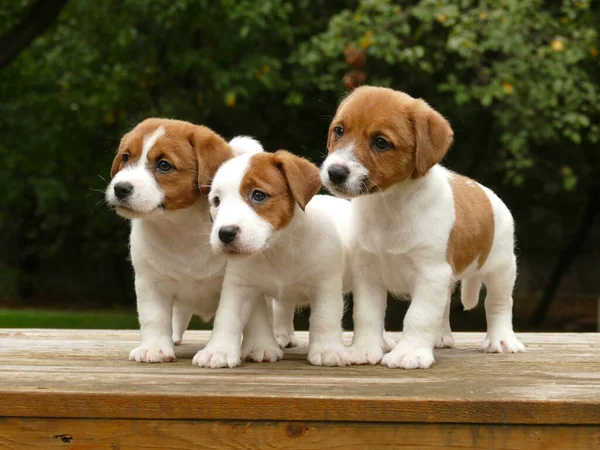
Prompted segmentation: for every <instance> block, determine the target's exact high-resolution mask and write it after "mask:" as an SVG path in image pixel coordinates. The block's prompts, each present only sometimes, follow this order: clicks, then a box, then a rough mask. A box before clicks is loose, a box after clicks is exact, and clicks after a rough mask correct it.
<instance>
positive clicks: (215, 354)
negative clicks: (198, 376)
mask: <svg viewBox="0 0 600 450" xmlns="http://www.w3.org/2000/svg"><path fill="white" fill-rule="evenodd" d="M241 363H242V360H241V357H240V351H239V349H235V348H231V347H219V346H212V347H211V346H210V345H209V346H207V347H206V348H205V349H203V350H200V351H199V352H198V353H196V355H195V356H194V359H193V360H192V364H193V365H194V366H198V367H208V368H211V369H216V368H219V367H236V366H239V365H240V364H241Z"/></svg>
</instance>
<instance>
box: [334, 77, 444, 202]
mask: <svg viewBox="0 0 600 450" xmlns="http://www.w3.org/2000/svg"><path fill="white" fill-rule="evenodd" d="M339 126H341V127H343V130H344V131H343V135H342V136H341V137H340V138H339V139H336V136H335V135H336V127H339ZM452 135H453V133H452V129H451V128H450V124H449V123H448V121H447V120H446V119H444V118H443V117H442V116H441V115H440V114H439V113H438V112H437V111H435V110H434V109H433V108H431V107H430V106H429V105H428V104H427V103H426V102H425V101H423V100H420V99H415V98H413V97H411V96H410V95H407V94H405V93H403V92H399V91H394V90H392V89H388V88H380V87H372V86H363V87H360V88H358V89H356V90H354V91H353V92H352V94H350V95H349V96H348V97H346V98H345V99H344V100H343V101H342V103H340V106H339V107H338V110H337V112H336V115H335V118H334V119H333V121H332V123H331V126H330V129H329V137H328V141H327V148H328V151H329V153H333V152H336V151H338V150H342V149H344V148H346V147H348V146H352V148H353V151H354V155H355V157H356V158H357V160H358V161H359V162H360V163H361V164H362V165H363V166H364V167H366V168H367V169H368V170H369V176H368V180H365V182H366V186H367V190H368V191H369V192H375V191H378V190H381V191H385V190H386V189H388V188H389V187H390V186H392V185H394V184H396V183H400V182H402V181H404V180H406V179H408V178H417V177H419V176H423V175H425V173H427V171H428V170H429V169H430V168H431V167H433V165H435V164H436V163H438V162H439V161H441V159H442V158H443V156H444V155H445V154H446V152H447V151H448V149H449V147H450V144H451V143H452ZM377 138H383V139H385V140H386V141H387V142H388V143H389V144H390V147H389V148H388V149H386V150H383V151H382V150H378V149H377V148H376V145H375V142H376V139H377Z"/></svg>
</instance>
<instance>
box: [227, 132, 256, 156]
mask: <svg viewBox="0 0 600 450" xmlns="http://www.w3.org/2000/svg"><path fill="white" fill-rule="evenodd" d="M229 145H230V146H231V148H232V150H233V153H235V155H236V156H239V155H244V154H246V153H260V152H264V151H265V150H264V149H263V147H262V145H260V142H258V141H257V140H256V139H254V138H251V137H250V136H236V137H234V138H233V139H232V140H231V141H229Z"/></svg>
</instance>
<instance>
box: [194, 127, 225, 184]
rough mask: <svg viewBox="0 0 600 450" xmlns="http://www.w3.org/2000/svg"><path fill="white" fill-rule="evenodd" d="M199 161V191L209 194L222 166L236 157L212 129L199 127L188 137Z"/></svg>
mask: <svg viewBox="0 0 600 450" xmlns="http://www.w3.org/2000/svg"><path fill="white" fill-rule="evenodd" d="M188 140H189V142H190V145H191V146H192V148H193V149H194V153H196V160H197V161H198V189H200V192H202V193H203V194H208V192H209V191H210V184H211V183H212V179H213V177H214V176H215V174H216V173H217V170H218V169H219V167H221V164H223V163H224V162H225V161H227V160H228V159H231V158H233V157H234V154H233V150H231V147H230V146H229V144H227V142H226V141H225V139H223V138H222V137H221V136H219V135H218V134H217V133H215V132H214V131H212V130H211V129H210V128H207V127H203V126H201V125H197V126H194V127H193V130H192V132H191V133H190V135H189V136H188Z"/></svg>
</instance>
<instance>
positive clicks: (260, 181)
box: [240, 150, 321, 230]
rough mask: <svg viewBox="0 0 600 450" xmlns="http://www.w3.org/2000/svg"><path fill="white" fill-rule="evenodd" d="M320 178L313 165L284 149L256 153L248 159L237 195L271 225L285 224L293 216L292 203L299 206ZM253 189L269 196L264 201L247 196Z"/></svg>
mask: <svg viewBox="0 0 600 450" xmlns="http://www.w3.org/2000/svg"><path fill="white" fill-rule="evenodd" d="M320 187H321V181H320V178H319V169H318V168H317V166H315V165H314V164H312V163H311V162H309V161H307V160H306V159H304V158H300V157H299V156H296V155H293V154H291V153H289V152H287V151H285V150H279V151H277V152H275V153H258V154H256V155H253V156H252V157H251V158H250V163H249V166H248V170H247V171H246V173H245V174H244V178H243V179H242V182H241V184H240V195H241V196H242V198H243V199H244V200H245V201H246V203H247V204H248V205H249V206H250V207H252V208H253V209H254V210H255V211H256V213H257V214H258V215H259V216H261V217H262V218H263V219H264V220H265V221H267V222H268V223H270V224H271V225H272V226H273V228H275V229H276V230H280V229H282V228H284V227H286V226H287V225H288V224H289V223H290V221H291V220H292V218H293V217H294V210H295V204H296V203H298V204H299V205H300V207H301V208H302V209H304V208H305V206H306V204H307V203H308V202H309V201H310V199H311V198H312V197H313V196H314V195H315V194H316V193H317V192H318V191H319V189H320ZM255 189H257V190H259V191H262V192H264V193H265V194H267V195H268V196H269V198H268V199H267V200H266V201H265V202H264V203H256V202H253V201H252V199H251V195H252V191H254V190H255Z"/></svg>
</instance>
